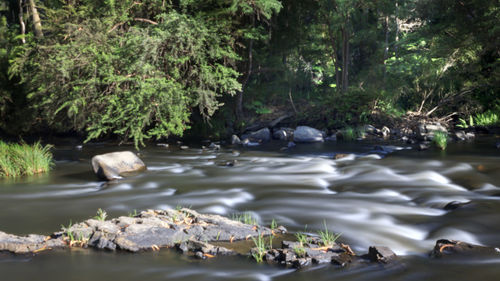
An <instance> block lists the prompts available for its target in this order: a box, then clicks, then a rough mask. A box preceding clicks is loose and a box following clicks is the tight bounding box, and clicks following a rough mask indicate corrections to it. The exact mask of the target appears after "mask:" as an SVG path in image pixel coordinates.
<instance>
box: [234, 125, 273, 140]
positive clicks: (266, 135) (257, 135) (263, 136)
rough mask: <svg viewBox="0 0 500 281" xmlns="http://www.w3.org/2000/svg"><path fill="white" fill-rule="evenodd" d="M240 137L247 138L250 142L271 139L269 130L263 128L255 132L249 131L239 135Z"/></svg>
mask: <svg viewBox="0 0 500 281" xmlns="http://www.w3.org/2000/svg"><path fill="white" fill-rule="evenodd" d="M241 138H242V139H248V140H249V141H250V142H256V143H263V142H268V141H270V140H271V131H270V130H269V129H268V128H263V129H260V130H258V131H255V132H250V133H249V134H245V135H243V136H241Z"/></svg>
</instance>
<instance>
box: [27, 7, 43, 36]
mask: <svg viewBox="0 0 500 281" xmlns="http://www.w3.org/2000/svg"><path fill="white" fill-rule="evenodd" d="M29 4H30V10H31V16H32V18H33V30H34V31H35V36H36V37H37V38H41V37H43V32H42V22H41V20H40V15H39V14H38V10H37V9H36V6H35V0H29Z"/></svg>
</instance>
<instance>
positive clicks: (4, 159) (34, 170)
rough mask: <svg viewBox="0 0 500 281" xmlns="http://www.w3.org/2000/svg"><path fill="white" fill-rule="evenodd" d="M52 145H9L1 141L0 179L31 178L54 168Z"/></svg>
mask: <svg viewBox="0 0 500 281" xmlns="http://www.w3.org/2000/svg"><path fill="white" fill-rule="evenodd" d="M51 148H52V146H51V145H45V146H42V145H41V144H40V142H36V143H34V144H33V145H28V144H26V143H21V144H17V143H11V144H7V143H5V142H3V141H0V178H8V177H19V176H31V175H35V174H40V173H44V172H47V171H48V170H50V168H51V167H52V166H53V163H54V162H53V159H52V153H51V152H50V149H51Z"/></svg>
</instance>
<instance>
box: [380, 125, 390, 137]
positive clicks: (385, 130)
mask: <svg viewBox="0 0 500 281" xmlns="http://www.w3.org/2000/svg"><path fill="white" fill-rule="evenodd" d="M381 131H382V137H384V138H388V137H389V136H390V135H391V130H390V129H389V128H387V127H386V126H384V127H382V130H381Z"/></svg>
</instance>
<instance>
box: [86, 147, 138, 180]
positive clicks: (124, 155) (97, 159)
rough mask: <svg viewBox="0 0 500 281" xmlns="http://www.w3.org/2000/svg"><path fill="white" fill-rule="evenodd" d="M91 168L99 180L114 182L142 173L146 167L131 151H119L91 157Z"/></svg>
mask: <svg viewBox="0 0 500 281" xmlns="http://www.w3.org/2000/svg"><path fill="white" fill-rule="evenodd" d="M92 168H93V169H94V173H96V175H97V177H99V178H100V179H103V180H114V179H119V178H122V177H123V176H126V175H128V174H131V173H137V172H141V171H144V170H146V165H145V164H144V162H142V160H141V159H139V157H137V155H135V154H134V153H132V152H131V151H120V152H111V153H106V154H100V155H96V156H94V157H92Z"/></svg>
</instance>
